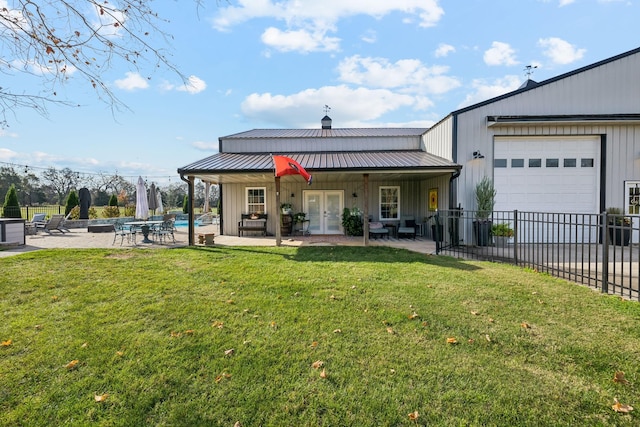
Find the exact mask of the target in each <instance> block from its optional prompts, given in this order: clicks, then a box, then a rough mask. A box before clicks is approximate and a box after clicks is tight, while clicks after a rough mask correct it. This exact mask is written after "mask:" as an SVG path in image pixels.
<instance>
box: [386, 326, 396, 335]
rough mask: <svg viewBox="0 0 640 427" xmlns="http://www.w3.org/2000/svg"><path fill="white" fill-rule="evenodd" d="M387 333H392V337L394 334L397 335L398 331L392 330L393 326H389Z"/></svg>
mask: <svg viewBox="0 0 640 427" xmlns="http://www.w3.org/2000/svg"><path fill="white" fill-rule="evenodd" d="M387 332H388V333H390V334H391V335H393V334H395V333H396V331H394V330H393V328H392V327H391V326H389V327H388V328H387Z"/></svg>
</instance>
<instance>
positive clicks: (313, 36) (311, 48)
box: [262, 27, 340, 53]
mask: <svg viewBox="0 0 640 427" xmlns="http://www.w3.org/2000/svg"><path fill="white" fill-rule="evenodd" d="M262 42H263V43H264V44H266V45H267V46H269V47H272V48H274V49H276V50H279V51H281V52H291V51H297V52H303V53H307V52H317V51H334V50H338V47H339V45H340V39H339V38H336V37H327V36H326V32H324V31H315V32H310V31H307V30H295V31H281V30H279V29H278V28H274V27H270V28H267V29H266V30H265V31H264V33H262Z"/></svg>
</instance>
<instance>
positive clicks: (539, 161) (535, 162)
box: [529, 159, 542, 168]
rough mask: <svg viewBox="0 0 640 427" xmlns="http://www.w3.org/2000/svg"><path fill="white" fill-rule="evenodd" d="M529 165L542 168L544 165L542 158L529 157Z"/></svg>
mask: <svg viewBox="0 0 640 427" xmlns="http://www.w3.org/2000/svg"><path fill="white" fill-rule="evenodd" d="M529 167H530V168H541V167H542V159H529Z"/></svg>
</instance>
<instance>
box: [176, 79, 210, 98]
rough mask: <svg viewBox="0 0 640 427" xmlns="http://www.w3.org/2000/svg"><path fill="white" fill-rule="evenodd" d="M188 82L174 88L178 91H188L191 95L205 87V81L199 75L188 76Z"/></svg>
mask: <svg viewBox="0 0 640 427" xmlns="http://www.w3.org/2000/svg"><path fill="white" fill-rule="evenodd" d="M187 80H188V82H187V83H186V84H184V85H182V86H178V87H177V88H176V90H178V91H180V92H188V93H190V94H192V95H195V94H196V93H200V92H202V91H204V90H205V89H206V88H207V83H206V82H205V81H204V80H202V79H201V78H199V77H196V76H189V78H188V79H187Z"/></svg>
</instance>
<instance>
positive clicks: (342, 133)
mask: <svg viewBox="0 0 640 427" xmlns="http://www.w3.org/2000/svg"><path fill="white" fill-rule="evenodd" d="M427 130H428V128H339V129H252V130H248V131H245V132H240V133H236V134H232V135H228V136H223V137H221V139H227V140H229V139H253V138H271V139H278V138H340V137H368V138H373V137H390V136H420V135H423V134H424V133H425V132H426V131H427Z"/></svg>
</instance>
